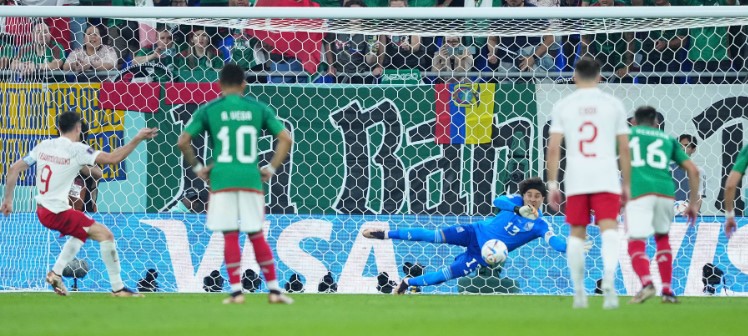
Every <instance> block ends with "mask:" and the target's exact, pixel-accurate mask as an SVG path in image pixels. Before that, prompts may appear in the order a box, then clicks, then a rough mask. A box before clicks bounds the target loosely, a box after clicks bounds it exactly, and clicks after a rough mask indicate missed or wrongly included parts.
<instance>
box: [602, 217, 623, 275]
mask: <svg viewBox="0 0 748 336" xmlns="http://www.w3.org/2000/svg"><path fill="white" fill-rule="evenodd" d="M602 240H603V246H602V253H601V255H602V257H603V288H605V286H606V285H607V286H614V282H615V279H616V271H617V270H618V253H619V250H620V248H621V236H620V234H619V233H618V229H609V230H605V231H603V233H602Z"/></svg>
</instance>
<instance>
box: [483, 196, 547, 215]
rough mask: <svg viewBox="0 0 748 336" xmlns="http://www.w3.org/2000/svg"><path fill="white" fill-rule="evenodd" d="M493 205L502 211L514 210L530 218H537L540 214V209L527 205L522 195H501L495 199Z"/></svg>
mask: <svg viewBox="0 0 748 336" xmlns="http://www.w3.org/2000/svg"><path fill="white" fill-rule="evenodd" d="M493 205H494V206H495V207H496V208H498V209H499V210H501V211H509V212H513V213H516V214H518V215H520V216H522V217H525V218H528V219H536V218H538V216H539V214H538V209H535V208H533V207H532V206H531V205H525V201H524V200H523V199H522V196H520V195H509V196H507V195H501V196H499V197H497V198H496V199H495V200H493Z"/></svg>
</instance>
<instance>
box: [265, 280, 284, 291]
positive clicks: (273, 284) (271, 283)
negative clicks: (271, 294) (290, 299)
mask: <svg viewBox="0 0 748 336" xmlns="http://www.w3.org/2000/svg"><path fill="white" fill-rule="evenodd" d="M267 286H268V289H269V290H277V291H279V292H280V291H281V288H280V286H278V280H273V281H268V282H267Z"/></svg>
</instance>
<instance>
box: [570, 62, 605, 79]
mask: <svg viewBox="0 0 748 336" xmlns="http://www.w3.org/2000/svg"><path fill="white" fill-rule="evenodd" d="M574 74H575V75H576V76H577V77H578V78H579V79H582V80H594V81H597V79H598V77H600V63H597V61H596V60H595V59H594V58H592V57H589V56H585V57H582V58H581V59H580V60H579V61H578V62H577V65H576V67H575V68H574Z"/></svg>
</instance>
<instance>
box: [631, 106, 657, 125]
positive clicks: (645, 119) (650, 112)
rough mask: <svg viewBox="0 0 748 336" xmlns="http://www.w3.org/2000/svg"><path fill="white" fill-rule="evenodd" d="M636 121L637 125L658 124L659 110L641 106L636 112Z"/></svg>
mask: <svg viewBox="0 0 748 336" xmlns="http://www.w3.org/2000/svg"><path fill="white" fill-rule="evenodd" d="M634 119H635V120H636V124H637V125H650V126H654V125H655V124H657V110H655V108H654V107H652V106H639V108H637V109H636V111H635V112H634Z"/></svg>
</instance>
